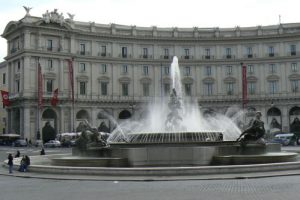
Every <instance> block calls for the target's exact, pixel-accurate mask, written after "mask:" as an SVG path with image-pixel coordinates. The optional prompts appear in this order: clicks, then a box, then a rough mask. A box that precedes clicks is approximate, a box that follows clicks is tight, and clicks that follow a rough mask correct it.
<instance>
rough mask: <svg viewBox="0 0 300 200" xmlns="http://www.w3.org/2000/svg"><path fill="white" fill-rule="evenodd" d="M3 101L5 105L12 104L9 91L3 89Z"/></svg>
mask: <svg viewBox="0 0 300 200" xmlns="http://www.w3.org/2000/svg"><path fill="white" fill-rule="evenodd" d="M1 95H2V101H3V105H4V106H10V100H9V93H8V92H7V91H3V90H1Z"/></svg>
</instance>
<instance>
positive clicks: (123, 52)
mask: <svg viewBox="0 0 300 200" xmlns="http://www.w3.org/2000/svg"><path fill="white" fill-rule="evenodd" d="M122 58H127V47H122Z"/></svg>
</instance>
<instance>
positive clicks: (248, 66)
mask: <svg viewBox="0 0 300 200" xmlns="http://www.w3.org/2000/svg"><path fill="white" fill-rule="evenodd" d="M247 73H248V74H254V66H253V65H247Z"/></svg>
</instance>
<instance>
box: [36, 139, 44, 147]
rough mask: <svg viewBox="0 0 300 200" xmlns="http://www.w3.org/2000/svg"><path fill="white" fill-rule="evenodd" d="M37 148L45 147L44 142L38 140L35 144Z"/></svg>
mask: <svg viewBox="0 0 300 200" xmlns="http://www.w3.org/2000/svg"><path fill="white" fill-rule="evenodd" d="M34 146H35V147H42V146H43V140H37V141H36V142H35V144H34Z"/></svg>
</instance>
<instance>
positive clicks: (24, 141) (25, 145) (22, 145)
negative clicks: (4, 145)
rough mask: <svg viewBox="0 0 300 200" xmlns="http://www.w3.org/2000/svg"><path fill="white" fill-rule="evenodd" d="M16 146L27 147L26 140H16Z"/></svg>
mask: <svg viewBox="0 0 300 200" xmlns="http://www.w3.org/2000/svg"><path fill="white" fill-rule="evenodd" d="M14 146H15V147H27V142H26V140H22V139H18V140H16V141H15V142H14Z"/></svg>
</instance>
